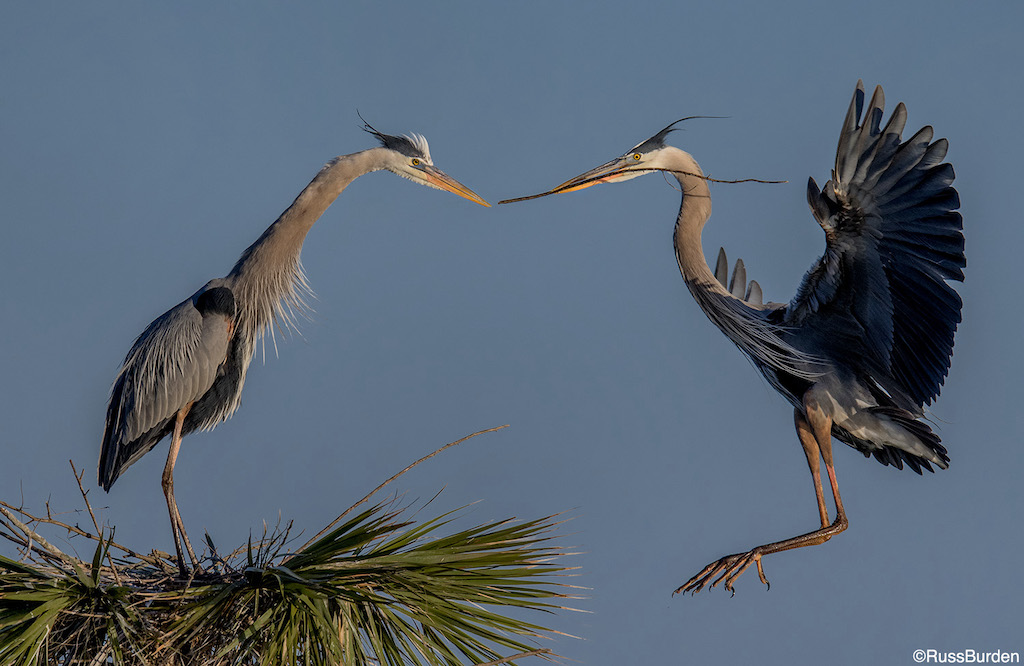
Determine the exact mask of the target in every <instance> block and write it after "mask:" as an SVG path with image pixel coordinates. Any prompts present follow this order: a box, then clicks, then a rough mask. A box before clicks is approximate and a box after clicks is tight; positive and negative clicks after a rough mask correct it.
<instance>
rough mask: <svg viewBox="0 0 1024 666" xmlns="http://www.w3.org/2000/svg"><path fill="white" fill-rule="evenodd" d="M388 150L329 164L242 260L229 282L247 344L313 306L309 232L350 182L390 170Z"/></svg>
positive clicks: (336, 159)
mask: <svg viewBox="0 0 1024 666" xmlns="http://www.w3.org/2000/svg"><path fill="white" fill-rule="evenodd" d="M387 154H388V151H387V150H386V149H384V148H371V149H369V150H364V151H361V152H358V153H352V154H351V155H341V156H340V157H336V158H334V159H333V160H331V161H330V162H328V163H327V164H326V165H324V167H323V168H322V169H320V172H319V173H317V175H316V177H315V178H313V180H312V181H310V183H309V185H307V186H306V187H305V188H304V189H303V190H302V192H300V193H299V195H298V196H297V197H295V201H293V202H292V205H290V206H288V208H287V209H286V210H285V211H284V212H283V213H281V215H280V217H278V218H277V220H276V221H275V222H274V223H273V224H271V225H270V226H269V227H268V228H267V230H266V231H264V232H263V234H262V235H261V236H260V237H259V238H258V239H257V240H256V242H255V243H253V244H252V245H250V246H249V247H248V248H246V250H245V251H244V252H243V253H242V256H241V257H239V258H238V261H237V262H236V263H235V266H234V268H232V269H231V272H230V273H229V274H228V276H227V277H226V278H225V282H226V284H227V285H228V286H230V287H231V288H232V289H234V290H235V298H236V300H237V301H238V302H239V303H240V307H239V312H238V322H237V326H238V328H239V329H240V334H241V336H242V339H244V340H246V341H247V345H251V343H252V341H254V339H255V338H256V336H258V335H260V334H261V333H262V332H263V331H265V330H266V329H267V327H268V326H270V324H271V323H272V322H275V321H276V322H277V323H278V324H283V325H284V326H286V327H287V326H291V325H292V324H293V315H294V314H296V313H302V312H304V311H305V310H306V309H307V307H306V304H305V299H304V296H306V295H308V294H309V293H310V289H309V285H308V284H307V282H306V276H305V274H304V273H303V270H302V262H301V252H302V243H303V241H304V240H305V239H306V234H307V233H309V230H310V229H311V228H312V227H313V225H314V224H315V223H316V221H317V220H318V219H320V216H321V215H323V213H324V211H326V210H327V208H328V207H330V205H331V204H332V203H334V200H335V199H337V198H338V195H340V194H341V193H342V192H343V191H344V189H345V188H346V187H348V185H349V183H351V182H352V181H353V180H355V179H356V178H358V177H359V176H361V175H363V174H365V173H370V172H371V171H378V170H380V169H384V168H386V166H387V162H386V157H387ZM236 337H237V336H236ZM247 351H250V353H251V350H247Z"/></svg>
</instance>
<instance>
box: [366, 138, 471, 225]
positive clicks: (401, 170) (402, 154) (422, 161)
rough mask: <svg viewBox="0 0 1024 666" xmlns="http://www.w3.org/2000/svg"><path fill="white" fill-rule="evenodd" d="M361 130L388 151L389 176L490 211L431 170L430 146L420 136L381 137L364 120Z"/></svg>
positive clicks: (468, 191)
mask: <svg viewBox="0 0 1024 666" xmlns="http://www.w3.org/2000/svg"><path fill="white" fill-rule="evenodd" d="M363 130H364V131H366V132H369V133H370V134H372V135H374V136H375V137H377V140H378V141H380V145H381V147H382V148H384V149H385V150H387V151H388V155H387V161H386V162H385V164H384V168H385V169H387V170H388V171H390V172H391V173H394V174H397V175H399V176H401V177H403V178H408V179H409V180H411V181H414V182H417V183H419V184H420V185H426V186H427V187H433V188H434V189H437V190H444V191H446V192H451V193H452V194H457V195H459V196H460V197H463V198H465V199H469V200H470V201H473V202H476V203H478V204H480V205H481V206H487V207H488V208H489V207H490V205H491V204H489V203H487V202H486V201H484V200H483V198H482V197H480V195H478V194H477V193H476V192H474V191H473V190H471V189H469V188H468V187H466V186H465V185H463V184H462V183H460V182H459V181H457V180H455V179H454V178H452V177H451V176H449V175H448V174H446V173H445V172H443V171H441V170H440V169H438V168H437V167H435V166H434V162H433V160H432V159H430V146H429V145H428V144H427V139H426V137H424V136H423V135H422V134H415V133H412V134H403V135H401V136H395V135H393V134H384V133H383V132H379V131H377V130H376V129H374V128H373V127H372V126H371V125H370V124H369V123H368V122H366V121H365V120H364V121H363Z"/></svg>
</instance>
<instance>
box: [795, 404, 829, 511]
mask: <svg viewBox="0 0 1024 666" xmlns="http://www.w3.org/2000/svg"><path fill="white" fill-rule="evenodd" d="M793 420H794V421H795V422H796V434H797V437H799V438H800V444H801V445H802V446H803V447H804V454H805V455H806V456H807V467H809V468H810V470H811V478H812V480H813V481H814V496H815V498H816V499H817V500H818V515H819V516H820V517H821V526H822V527H827V526H828V508H827V507H826V506H825V492H824V490H822V487H821V459H820V458H821V447H820V446H818V440H817V439H816V438H815V437H814V433H813V432H812V430H811V426H810V424H808V423H807V419H805V418H804V415H803V414H801V413H800V410H799V409H794V410H793ZM830 451H831V449H830Z"/></svg>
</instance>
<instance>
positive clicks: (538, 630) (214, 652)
mask: <svg viewBox="0 0 1024 666" xmlns="http://www.w3.org/2000/svg"><path fill="white" fill-rule="evenodd" d="M76 476H78V474H77V472H76ZM82 494H83V498H84V499H85V502H86V505H87V506H88V498H87V497H86V493H85V491H84V490H83V491H82ZM365 499H366V498H364V500H365ZM362 502H363V500H361V501H360V502H358V503H356V505H353V508H354V507H355V506H358V505H359V504H361V503H362ZM428 504H429V502H428ZM409 509H410V507H409V506H404V507H403V506H399V505H398V502H397V500H396V499H391V500H390V501H384V502H379V503H377V504H375V505H372V506H370V507H369V508H365V509H364V510H362V511H361V512H360V513H357V514H356V513H355V512H353V511H351V509H350V510H349V511H346V512H345V513H343V514H342V515H341V516H339V519H337V520H336V521H335V522H333V523H332V524H331V525H329V526H328V528H325V529H326V531H325V532H322V533H321V534H319V535H317V536H316V537H315V538H314V539H313V540H311V541H309V542H307V543H305V544H303V545H301V546H299V547H297V548H295V549H294V550H290V549H289V548H290V547H292V544H293V542H294V541H295V539H294V538H292V537H291V524H290V523H289V524H287V525H285V526H284V527H281V526H280V525H279V526H278V527H277V528H275V529H274V530H272V531H271V532H270V533H269V534H267V533H266V531H265V532H264V534H263V535H262V536H260V537H258V538H256V539H255V540H253V539H250V540H249V542H248V543H247V544H245V545H243V546H242V547H240V548H238V549H236V550H235V551H234V552H233V553H230V554H228V555H226V556H224V557H221V556H220V555H218V554H217V551H216V548H215V546H214V544H213V541H212V539H210V538H209V537H207V546H208V548H209V556H208V558H207V560H206V561H208V562H210V566H209V567H207V568H206V569H205V570H204V571H201V572H198V573H196V574H194V577H193V579H191V580H188V581H182V580H180V579H178V578H177V577H176V573H177V567H176V565H175V563H174V561H173V560H172V559H171V557H170V556H169V555H167V554H165V553H159V552H157V551H153V553H152V554H150V555H145V556H144V555H140V554H138V553H136V552H134V551H132V550H131V549H129V548H126V547H124V546H121V545H119V544H117V543H116V542H115V541H114V539H113V531H112V530H110V531H109V532H105V531H104V530H98V531H99V533H98V534H93V533H91V532H88V531H87V530H83V529H82V528H80V527H79V526H77V525H75V526H71V525H67V524H65V523H63V522H61V521H59V520H56V519H54V518H53V517H52V516H51V515H50V513H49V510H47V515H46V516H45V517H40V516H34V515H32V514H31V513H29V512H28V511H27V510H25V509H24V508H23V507H14V506H11V505H9V504H6V503H4V502H0V536H3V537H4V538H6V539H7V540H8V541H11V542H13V543H15V544H16V546H17V549H18V551H19V552H20V554H21V557H20V561H16V560H14V559H10V558H7V557H3V556H0V663H4V664H7V663H18V664H72V663H83V664H111V663H112V664H124V665H131V666H134V665H136V664H159V665H161V666H164V665H175V664H196V663H202V664H210V665H211V666H228V665H242V664H252V665H261V666H262V665H266V666H270V665H278V664H282V665H286V666H292V665H294V666H299V665H302V666H307V665H308V666H319V665H321V664H322V665H324V666H326V665H328V664H331V665H335V664H355V665H362V664H367V665H369V664H374V665H376V664H382V665H386V666H399V665H405V664H414V665H417V666H419V665H423V666H427V665H429V666H437V665H445V666H448V665H452V666H454V665H457V664H458V665H461V664H482V663H488V664H498V663H511V660H512V659H516V658H520V657H527V656H538V655H539V656H543V657H546V658H551V657H552V656H553V653H552V652H551V651H550V650H549V649H544V648H539V646H538V641H541V640H545V639H550V637H551V634H557V633H558V632H554V631H552V630H550V629H548V628H546V627H545V626H543V625H542V624H540V623H539V622H538V621H537V620H536V619H535V616H536V615H537V613H538V612H539V613H541V614H547V615H548V616H550V615H551V614H553V613H556V612H557V611H560V610H568V608H567V607H566V606H564V605H563V604H564V603H566V600H568V599H572V598H575V597H574V596H573V590H574V589H575V588H573V586H571V585H568V584H567V583H566V582H565V580H564V577H565V576H567V575H570V572H571V568H570V567H567V566H564V565H562V564H560V563H558V562H557V560H558V559H559V558H561V557H563V556H565V555H568V554H569V553H567V552H566V551H565V549H564V548H562V547H560V546H558V545H556V544H555V543H554V541H553V540H554V539H555V538H556V535H555V531H556V528H557V527H558V526H559V525H560V524H561V523H560V520H561V519H560V518H559V517H558V516H548V517H545V518H540V519H536V520H527V521H516V520H513V519H509V520H498V521H492V522H485V523H483V524H479V525H476V526H473V527H469V528H462V529H455V524H456V522H457V521H465V520H466V511H465V507H463V508H462V509H458V510H455V511H450V512H447V513H444V514H442V515H440V516H436V517H433V518H429V519H427V520H424V521H422V522H417V521H416V517H415V516H410V515H409V514H410V511H409ZM350 513H352V514H353V515H351V516H349V515H348V514H350ZM90 514H91V509H90ZM94 524H95V525H97V526H98V523H95V522H94ZM41 525H47V526H49V527H50V528H53V529H58V530H65V531H66V532H67V535H68V536H69V537H70V538H88V539H91V540H93V541H95V543H96V548H95V550H94V552H93V557H92V558H91V560H90V561H84V560H80V559H78V558H77V557H75V556H72V555H68V554H67V553H65V552H63V551H61V550H60V549H58V548H57V547H56V546H54V545H53V544H52V543H51V542H49V541H47V540H46V539H45V538H43V537H42V536H41V535H40V534H39V533H38V529H39V528H40V526H41Z"/></svg>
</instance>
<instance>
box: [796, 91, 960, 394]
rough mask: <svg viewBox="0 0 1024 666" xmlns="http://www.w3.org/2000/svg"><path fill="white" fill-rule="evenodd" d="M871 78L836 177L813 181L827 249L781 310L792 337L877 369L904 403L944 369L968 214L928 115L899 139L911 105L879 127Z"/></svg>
mask: <svg viewBox="0 0 1024 666" xmlns="http://www.w3.org/2000/svg"><path fill="white" fill-rule="evenodd" d="M884 105H885V98H884V95H883V94H882V90H881V87H878V88H876V90H875V93H874V95H873V96H872V98H871V101H870V103H869V104H868V107H867V110H866V112H864V113H863V117H862V111H863V107H864V88H863V84H862V83H860V82H858V84H857V90H856V92H855V93H854V97H853V100H852V101H851V103H850V108H849V110H848V111H847V115H846V119H845V121H844V123H843V128H842V132H841V134H840V139H839V147H838V150H837V153H836V164H835V169H834V170H833V172H832V180H830V181H828V182H827V183H826V184H825V186H824V188H822V189H818V186H817V184H816V183H815V182H814V180H813V179H811V180H810V181H809V182H808V203H809V204H810V207H811V212H812V214H813V215H814V217H815V219H816V220H817V221H818V223H819V224H820V225H821V227H822V229H824V230H825V239H826V249H825V254H824V255H823V256H822V258H821V259H820V260H819V261H818V262H817V263H816V264H815V265H814V266H812V268H811V270H809V271H808V273H807V275H805V276H804V280H803V283H802V284H801V286H800V289H799V290H798V291H797V294H796V296H795V297H794V299H793V300H792V301H791V302H790V303H789V306H788V307H787V311H786V323H787V324H789V325H791V326H794V327H798V330H795V331H794V335H795V336H797V337H801V336H802V337H804V338H805V343H807V344H808V345H809V346H811V347H812V348H815V349H817V350H819V353H824V354H825V355H827V356H829V357H830V358H832V359H833V360H835V361H838V362H840V363H846V364H848V365H852V366H854V367H856V368H857V369H859V370H862V371H866V372H869V373H870V374H872V375H874V376H875V378H876V380H877V381H879V382H880V383H881V384H882V385H883V386H884V387H885V390H886V391H888V392H890V393H893V392H899V393H900V394H901V395H899V396H894V397H896V398H897V399H898V402H900V403H901V404H909V403H913V404H916V405H917V406H918V407H920V406H923V405H924V404H928V403H930V402H931V401H932V400H933V399H934V398H935V397H936V396H937V395H938V394H939V390H940V389H941V386H942V383H943V381H944V379H945V377H946V374H947V373H948V371H949V364H950V357H951V355H952V350H953V339H954V335H955V333H956V328H957V325H958V324H959V323H960V320H961V315H960V311H961V308H962V301H961V299H960V296H959V295H958V294H957V293H956V291H955V290H954V289H953V288H952V287H951V286H950V285H949V283H948V282H947V281H948V280H956V281H961V280H963V277H964V276H963V268H964V267H965V266H966V259H965V256H964V237H963V231H962V230H963V220H962V218H961V216H960V214H959V213H958V212H956V210H957V209H958V208H959V207H960V199H959V196H958V195H957V192H956V190H955V189H953V186H952V185H953V181H954V178H955V173H954V171H953V167H952V166H951V165H950V164H948V163H944V162H943V160H944V159H945V157H946V153H947V151H948V148H949V144H948V142H947V141H946V140H945V139H938V140H935V141H934V142H933V141H932V138H933V136H934V132H933V130H932V128H931V127H927V126H926V127H924V128H922V129H920V130H919V131H917V132H916V133H915V134H914V135H913V136H911V137H910V138H909V139H907V140H906V141H903V140H902V139H901V134H902V131H903V129H904V127H905V126H906V119H907V114H906V108H905V107H904V106H903V104H899V105H897V106H896V108H895V110H894V111H893V113H892V116H891V117H890V118H889V121H888V122H887V123H886V124H885V126H884V127H883V126H882V124H881V120H882V116H883V110H884Z"/></svg>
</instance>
